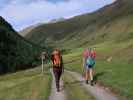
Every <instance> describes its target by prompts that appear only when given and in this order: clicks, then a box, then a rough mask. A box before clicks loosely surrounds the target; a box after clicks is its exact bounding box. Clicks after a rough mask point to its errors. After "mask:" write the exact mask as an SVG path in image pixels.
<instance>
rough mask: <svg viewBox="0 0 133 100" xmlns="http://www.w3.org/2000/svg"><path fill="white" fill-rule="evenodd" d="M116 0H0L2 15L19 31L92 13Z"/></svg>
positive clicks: (0, 13)
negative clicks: (56, 20)
mask: <svg viewBox="0 0 133 100" xmlns="http://www.w3.org/2000/svg"><path fill="white" fill-rule="evenodd" d="M114 1H115V0H0V16H2V17H4V18H5V19H6V20H7V21H8V22H9V23H10V24H11V25H12V26H13V28H15V29H16V30H17V31H19V30H22V29H24V28H26V27H28V26H30V25H34V24H38V23H45V22H49V21H50V20H52V19H58V18H71V17H73V16H77V15H81V14H85V13H90V12H94V11H96V10H98V9H99V8H101V7H103V6H105V5H108V4H111V3H113V2H114Z"/></svg>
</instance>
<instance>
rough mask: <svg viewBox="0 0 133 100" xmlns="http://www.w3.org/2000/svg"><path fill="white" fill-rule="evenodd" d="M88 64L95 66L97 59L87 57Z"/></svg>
mask: <svg viewBox="0 0 133 100" xmlns="http://www.w3.org/2000/svg"><path fill="white" fill-rule="evenodd" d="M86 64H87V65H91V66H93V65H94V64H95V59H94V58H93V57H91V56H89V57H87V59H86Z"/></svg>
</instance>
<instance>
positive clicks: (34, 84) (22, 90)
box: [0, 67, 51, 100]
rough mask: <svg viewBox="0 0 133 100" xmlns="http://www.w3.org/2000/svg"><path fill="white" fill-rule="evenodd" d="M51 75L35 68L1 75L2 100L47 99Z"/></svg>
mask: <svg viewBox="0 0 133 100" xmlns="http://www.w3.org/2000/svg"><path fill="white" fill-rule="evenodd" d="M50 83H51V75H50V73H48V72H47V71H46V72H45V73H44V74H43V75H42V74H41V69H40V67H39V68H35V69H30V70H26V71H21V72H17V73H14V74H8V75H4V76H0V100H47V99H48V96H49V93H50V87H51V85H50Z"/></svg>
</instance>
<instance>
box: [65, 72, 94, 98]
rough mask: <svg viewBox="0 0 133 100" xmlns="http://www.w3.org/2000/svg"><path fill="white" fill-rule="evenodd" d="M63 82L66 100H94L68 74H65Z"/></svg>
mask: <svg viewBox="0 0 133 100" xmlns="http://www.w3.org/2000/svg"><path fill="white" fill-rule="evenodd" d="M63 80H64V84H65V89H66V92H67V97H68V100H95V99H94V98H93V97H92V96H91V95H89V93H88V91H87V90H85V88H84V87H83V86H82V85H81V82H78V81H76V80H75V79H74V77H72V76H70V75H69V73H67V72H65V74H64V76H63Z"/></svg>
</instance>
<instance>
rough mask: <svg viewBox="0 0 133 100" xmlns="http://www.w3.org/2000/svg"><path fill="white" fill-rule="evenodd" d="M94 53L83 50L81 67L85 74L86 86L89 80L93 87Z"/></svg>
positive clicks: (89, 50)
mask: <svg viewBox="0 0 133 100" xmlns="http://www.w3.org/2000/svg"><path fill="white" fill-rule="evenodd" d="M95 58H96V52H95V50H92V49H91V48H89V49H86V50H84V52H83V67H84V72H85V81H86V84H88V80H90V82H91V85H93V66H94V65H95Z"/></svg>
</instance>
